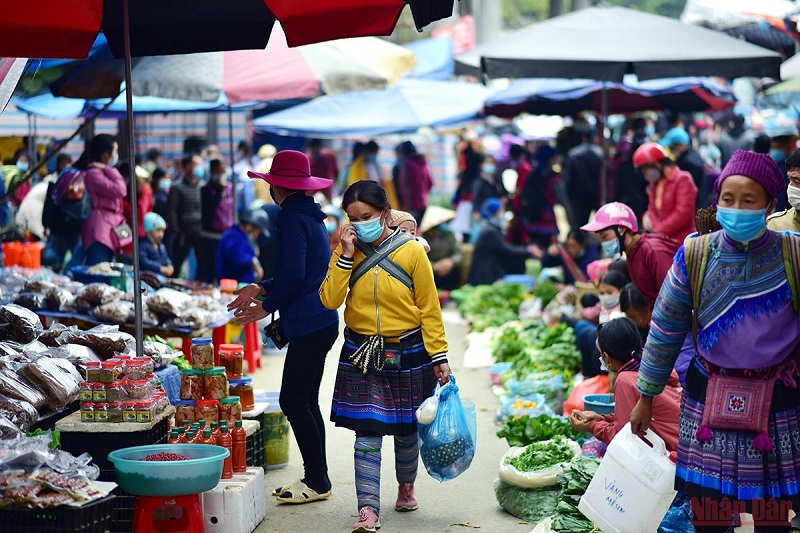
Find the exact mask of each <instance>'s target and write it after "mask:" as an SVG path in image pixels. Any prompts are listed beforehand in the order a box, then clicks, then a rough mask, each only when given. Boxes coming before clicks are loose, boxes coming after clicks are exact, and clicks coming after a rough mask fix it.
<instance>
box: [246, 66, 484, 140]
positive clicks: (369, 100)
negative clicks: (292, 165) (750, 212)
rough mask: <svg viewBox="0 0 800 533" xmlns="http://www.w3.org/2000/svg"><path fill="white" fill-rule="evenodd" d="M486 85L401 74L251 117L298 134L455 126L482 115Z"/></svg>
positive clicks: (260, 125) (265, 127) (269, 128)
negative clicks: (367, 87) (386, 85)
mask: <svg viewBox="0 0 800 533" xmlns="http://www.w3.org/2000/svg"><path fill="white" fill-rule="evenodd" d="M487 94H488V92H487V89H486V88H485V87H484V86H483V85H479V84H472V83H460V82H443V81H423V80H413V79H410V80H402V81H400V82H399V83H398V84H397V85H396V86H395V87H393V88H392V89H387V90H385V91H357V92H352V93H346V94H338V95H334V96H322V97H320V98H317V99H315V100H311V101H310V102H307V103H305V104H301V105H299V106H296V107H293V108H291V109H287V110H284V111H279V112H277V113H273V114H271V115H267V116H264V117H261V118H258V119H256V120H254V121H253V124H254V126H255V128H256V129H257V130H260V131H265V132H271V133H277V134H278V135H288V136H297V137H371V136H374V135H388V134H392V133H413V132H415V131H417V130H418V129H419V128H421V127H423V126H430V127H433V128H436V127H447V126H457V125H460V124H464V123H466V122H469V121H471V120H473V119H475V118H478V117H479V116H481V109H482V108H483V102H484V100H485V99H486V96H487Z"/></svg>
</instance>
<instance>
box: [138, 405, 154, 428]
mask: <svg viewBox="0 0 800 533" xmlns="http://www.w3.org/2000/svg"><path fill="white" fill-rule="evenodd" d="M153 416H155V413H154V412H153V401H152V400H139V401H137V402H136V421H137V422H140V423H148V422H152V420H153Z"/></svg>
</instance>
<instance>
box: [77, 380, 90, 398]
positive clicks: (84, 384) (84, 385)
mask: <svg viewBox="0 0 800 533" xmlns="http://www.w3.org/2000/svg"><path fill="white" fill-rule="evenodd" d="M78 401H80V402H93V401H94V398H93V397H92V384H91V382H89V381H81V388H80V391H78Z"/></svg>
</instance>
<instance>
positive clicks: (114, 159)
mask: <svg viewBox="0 0 800 533" xmlns="http://www.w3.org/2000/svg"><path fill="white" fill-rule="evenodd" d="M117 163H119V154H118V153H117V154H114V155H112V156H111V159H109V160H108V166H110V167H115V166H117Z"/></svg>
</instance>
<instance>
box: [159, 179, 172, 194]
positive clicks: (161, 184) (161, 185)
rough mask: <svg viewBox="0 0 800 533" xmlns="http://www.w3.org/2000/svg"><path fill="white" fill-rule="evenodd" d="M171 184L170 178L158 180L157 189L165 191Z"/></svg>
mask: <svg viewBox="0 0 800 533" xmlns="http://www.w3.org/2000/svg"><path fill="white" fill-rule="evenodd" d="M171 185H172V180H169V179H163V180H159V182H158V189H159V190H161V191H163V192H167V191H168V190H169V188H170V186H171Z"/></svg>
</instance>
